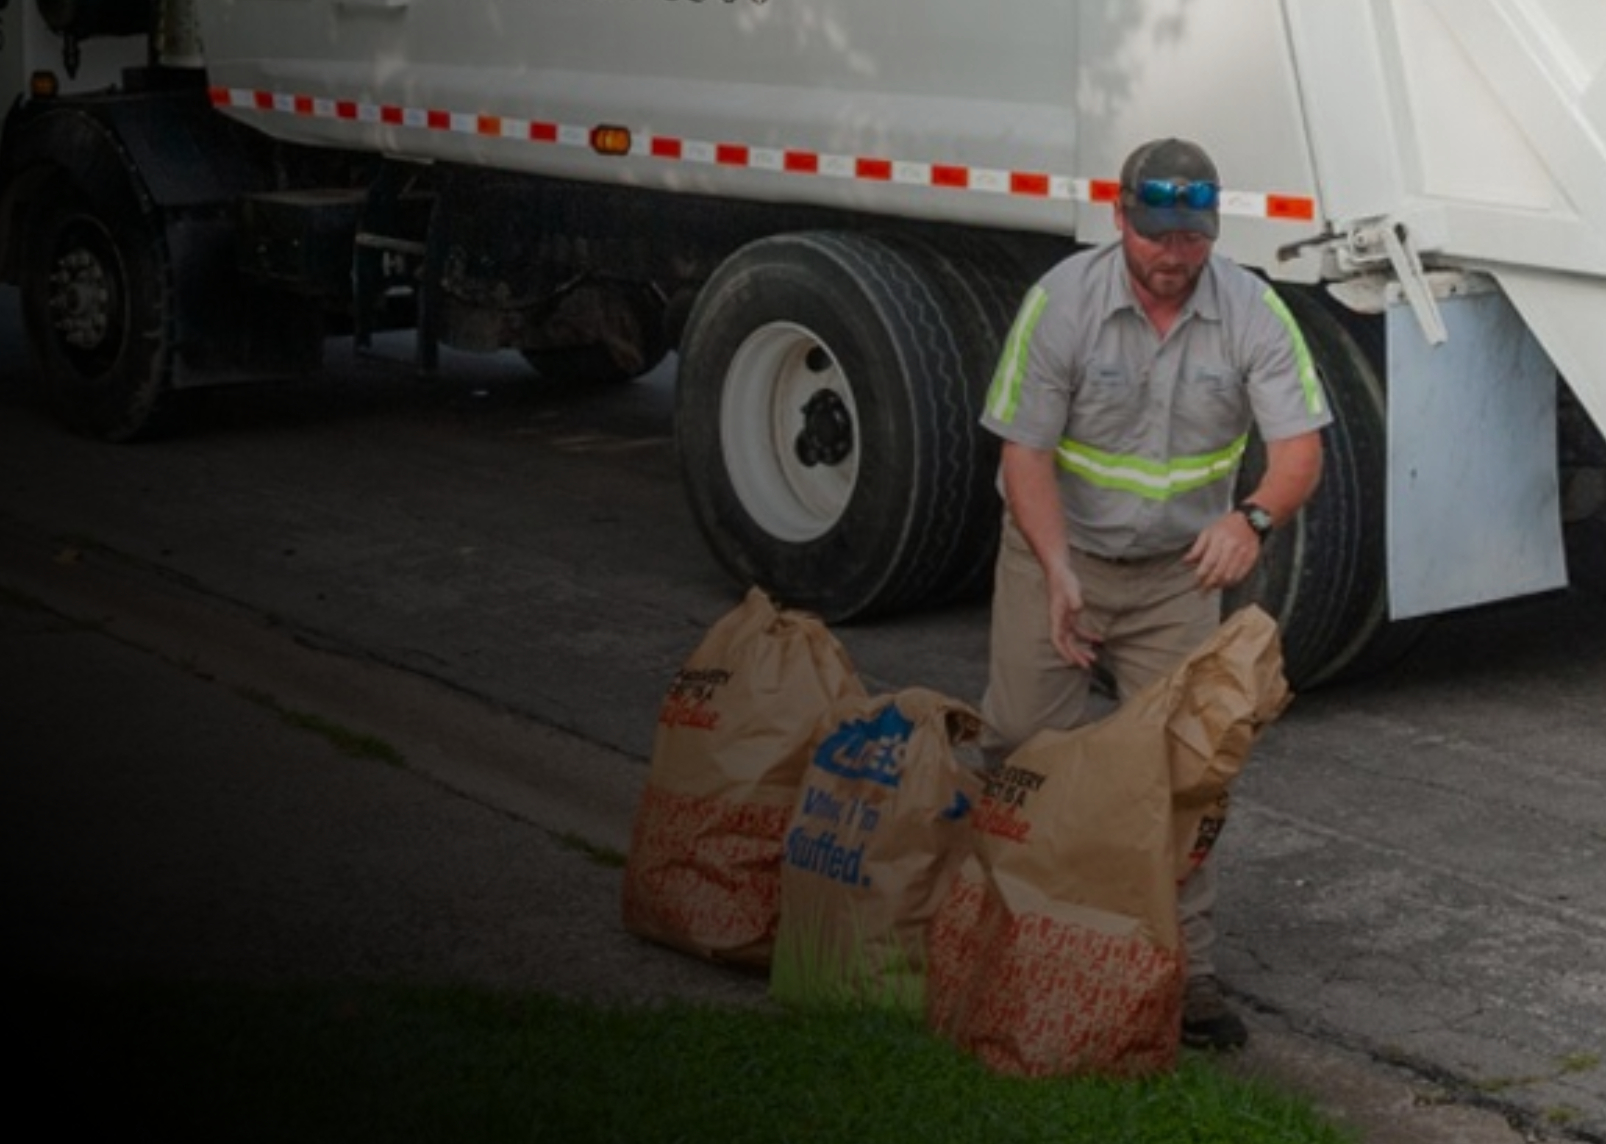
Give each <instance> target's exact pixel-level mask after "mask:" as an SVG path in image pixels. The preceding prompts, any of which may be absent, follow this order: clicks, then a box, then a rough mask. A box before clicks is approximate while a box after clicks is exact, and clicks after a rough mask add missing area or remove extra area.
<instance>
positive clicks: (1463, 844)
mask: <svg viewBox="0 0 1606 1144" xmlns="http://www.w3.org/2000/svg"><path fill="white" fill-rule="evenodd" d="M408 353H409V345H408V342H407V341H406V339H396V340H394V341H388V342H386V343H384V344H383V345H382V346H381V356H380V357H379V358H378V359H372V360H357V359H355V358H354V357H353V356H352V355H351V351H350V347H349V345H344V344H341V343H331V345H330V355H331V358H330V368H329V370H328V372H327V374H326V375H325V376H324V377H322V378H320V379H318V380H317V381H314V382H298V383H294V384H289V385H284V386H278V387H271V388H250V389H246V388H240V389H232V390H226V391H214V392H209V393H206V394H202V395H199V396H200V397H201V400H199V401H198V402H196V407H195V409H194V410H193V411H192V418H191V421H190V424H189V427H188V429H187V431H186V432H185V433H184V434H183V435H181V436H178V437H176V438H174V439H171V440H167V441H163V442H160V443H155V444H149V445H140V446H133V447H113V446H106V445H101V444H97V443H94V442H90V441H85V440H82V439H78V438H75V437H72V436H70V435H67V434H65V433H63V432H62V431H60V430H59V429H58V428H57V427H56V426H55V425H54V424H53V423H52V422H51V421H50V420H49V419H48V418H47V417H46V416H45V415H44V414H43V412H42V411H40V410H39V409H38V408H37V407H36V405H35V404H34V403H33V402H32V401H31V399H30V398H29V396H28V394H27V391H26V387H25V385H24V384H23V382H24V380H25V375H26V365H25V362H24V358H23V355H22V352H21V347H20V335H19V333H18V330H17V326H16V320H15V314H14V295H10V294H6V293H0V526H4V527H7V528H10V529H13V530H16V531H17V532H19V533H24V534H27V535H32V536H45V537H49V538H52V540H53V542H55V543H59V544H60V545H61V546H62V549H63V551H64V552H70V551H93V552H96V553H100V554H107V555H110V556H113V557H115V558H116V559H117V560H120V561H124V562H127V563H129V564H130V566H132V567H137V568H139V569H141V570H142V571H143V572H144V573H147V574H150V575H154V576H159V577H165V578H168V579H170V580H172V581H173V582H175V583H182V584H184V585H186V587H187V588H188V589H190V590H192V591H194V592H198V593H202V594H205V595H207V596H210V597H211V598H214V599H216V600H218V601H220V602H223V603H227V604H228V605H229V606H230V607H232V608H235V609H238V610H243V611H246V612H249V613H252V614H255V615H258V616H262V617H269V618H271V619H273V621H274V622H275V623H277V624H279V625H282V626H283V627H284V628H285V629H286V630H288V631H291V632H293V633H295V635H296V637H297V638H298V639H300V640H302V641H303V642H305V643H309V644H312V645H314V646H318V647H324V648H329V649H334V650H337V651H340V652H342V653H345V654H348V655H352V656H356V657H359V658H362V659H365V660H368V661H372V662H374V663H376V664H378V665H382V666H383V667H385V668H386V669H387V670H398V671H401V672H403V673H405V674H407V675H409V676H412V677H416V678H423V679H425V680H430V681H435V682H437V683H443V684H446V685H448V686H449V687H451V688H452V689H455V690H457V691H459V692H461V693H463V694H465V695H468V696H472V697H474V698H475V699H476V700H477V701H483V702H485V703H488V704H489V705H491V706H492V707H493V708H495V709H498V710H505V711H508V712H513V713H516V714H518V715H520V716H523V717H527V718H529V719H533V720H536V721H538V722H540V723H542V724H545V725H547V726H550V727H552V728H556V729H559V730H562V731H565V732H569V733H572V734H575V735H578V736H580V737H581V738H583V739H585V740H587V741H589V742H591V743H593V744H596V745H598V746H599V747H603V748H608V749H611V750H612V751H615V752H619V753H622V754H623V755H625V756H628V757H631V758H634V759H637V760H642V761H644V760H645V759H646V757H647V755H648V752H649V748H650V743H651V737H652V728H653V718H654V713H655V711H656V709H657V706H658V703H659V700H660V699H661V697H662V695H663V692H664V689H665V687H666V685H667V683H668V681H669V679H670V678H671V677H672V675H673V674H674V671H675V669H676V668H677V667H678V666H679V664H680V663H681V661H682V660H683V659H684V657H685V656H686V655H687V653H688V652H689V651H690V650H691V649H692V648H693V647H694V646H695V644H696V642H697V641H698V640H699V639H700V638H701V635H702V634H703V632H704V631H706V629H707V627H708V626H709V625H710V624H712V623H713V622H714V621H715V620H716V619H717V618H718V617H719V616H720V615H722V614H723V613H724V612H725V611H726V610H727V609H729V608H730V607H731V606H733V605H734V604H735V603H736V601H737V600H738V599H739V595H740V590H741V589H740V587H739V586H738V585H735V584H732V583H730V582H729V581H728V580H727V579H726V578H725V577H724V575H723V574H722V573H721V571H720V570H719V569H718V568H717V567H716V566H715V565H714V563H713V562H712V560H711V558H710V557H709V556H708V555H707V553H706V551H705V550H704V548H703V546H702V544H701V542H700V540H699V538H698V536H697V534H696V530H695V528H694V526H693V525H692V523H691V520H690V516H689V514H688V512H687V510H686V508H685V506H684V504H683V502H682V498H681V496H680V493H679V490H678V485H677V477H676V465H675V458H674V451H673V442H672V437H671V426H670V416H669V415H670V404H671V391H672V384H673V369H672V363H671V364H670V365H668V366H666V367H665V368H664V369H662V370H660V371H659V372H658V373H656V374H654V375H653V376H652V377H651V378H649V379H647V380H645V381H643V382H640V383H637V384H634V385H629V386H619V387H596V386H583V385H564V384H557V383H553V382H548V381H543V380H541V379H537V378H535V377H534V376H533V375H531V374H530V372H529V371H528V370H527V369H526V367H525V366H524V365H523V363H522V362H521V361H520V360H519V359H517V358H516V357H514V356H512V355H503V356H498V357H495V358H485V359H479V358H468V357H460V356H457V355H448V357H447V360H446V367H445V371H444V375H443V376H442V377H440V378H438V379H435V380H422V379H418V378H416V377H414V376H413V374H412V372H411V370H410V368H409V365H408V362H407V355H408ZM1599 532H1600V530H1599V529H1595V528H1593V527H1591V528H1589V529H1585V530H1581V531H1580V532H1579V533H1578V535H1577V536H1576V537H1575V551H1574V561H1575V581H1576V584H1577V586H1575V587H1574V588H1573V589H1572V590H1570V591H1568V592H1565V593H1559V594H1555V595H1551V596H1547V597H1544V598H1541V599H1536V600H1531V601H1526V602H1522V603H1515V604H1508V605H1503V606H1500V607H1497V608H1490V609H1485V610H1481V611H1478V612H1475V613H1467V614H1462V615H1458V616H1455V617H1450V618H1447V619H1445V620H1444V621H1442V622H1440V623H1439V624H1438V625H1436V626H1435V627H1434V628H1433V629H1432V630H1431V631H1430V632H1429V633H1428V635H1427V636H1426V638H1425V639H1424V640H1423V642H1422V643H1421V644H1420V645H1419V646H1418V647H1417V648H1416V649H1415V651H1414V652H1413V653H1412V654H1411V655H1410V656H1409V657H1408V658H1407V659H1406V660H1405V661H1404V662H1403V663H1402V664H1400V665H1399V666H1398V667H1397V668H1395V669H1393V670H1392V671H1390V672H1388V673H1387V674H1385V675H1383V676H1380V677H1377V678H1374V679H1371V680H1368V681H1365V682H1363V683H1360V684H1354V685H1349V686H1345V687H1341V688H1333V689H1328V690H1323V691H1318V692H1315V693H1312V694H1308V695H1303V696H1301V697H1299V699H1298V700H1297V701H1296V703H1295V704H1294V706H1293V707H1292V708H1291V710H1290V711H1289V713H1288V714H1287V715H1286V716H1285V717H1284V718H1283V720H1282V721H1281V722H1280V723H1278V724H1277V725H1276V726H1275V727H1273V728H1272V729H1271V730H1270V731H1269V732H1268V734H1267V735H1266V736H1265V738H1264V739H1263V740H1262V742H1261V744H1260V746H1259V747H1258V749H1257V751H1256V753H1255V755H1254V757H1253V758H1252V759H1251V761H1250V763H1249V765H1248V767H1247V768H1246V770H1245V772H1244V774H1243V776H1242V778H1241V779H1240V780H1239V783H1238V785H1237V787H1236V788H1235V792H1234V793H1235V803H1234V812H1233V813H1234V817H1233V820H1232V821H1231V823H1230V825H1229V827H1228V830H1227V833H1226V836H1225V838H1224V840H1223V842H1222V850H1221V860H1222V863H1223V879H1224V884H1223V898H1222V902H1221V904H1220V907H1219V910H1218V914H1219V917H1218V920H1219V922H1220V924H1221V927H1222V930H1223V943H1224V949H1223V950H1222V952H1221V956H1220V961H1221V964H1222V969H1223V972H1224V976H1225V977H1226V978H1227V980H1228V982H1229V984H1230V985H1231V987H1232V988H1233V990H1234V991H1235V992H1236V993H1237V994H1238V995H1239V996H1240V997H1241V998H1242V999H1243V1000H1244V1001H1245V1003H1246V1004H1248V1005H1250V1006H1252V1007H1255V1008H1258V1009H1260V1010H1262V1011H1264V1012H1268V1013H1274V1014H1277V1015H1279V1017H1280V1018H1281V1019H1283V1020H1286V1021H1287V1023H1288V1024H1289V1025H1290V1026H1291V1027H1293V1028H1295V1029H1298V1030H1300V1031H1303V1032H1307V1033H1310V1034H1313V1035H1315V1036H1316V1037H1318V1038H1320V1039H1322V1040H1324V1041H1326V1042H1328V1043H1331V1044H1334V1045H1338V1046H1342V1047H1345V1048H1347V1049H1354V1050H1359V1051H1362V1052H1365V1053H1367V1054H1370V1055H1372V1056H1374V1057H1377V1058H1380V1059H1384V1060H1388V1061H1391V1062H1395V1063H1398V1064H1404V1065H1406V1066H1409V1067H1410V1068H1412V1069H1415V1070H1417V1071H1418V1072H1419V1073H1420V1074H1421V1075H1423V1076H1424V1077H1429V1078H1432V1079H1433V1080H1435V1081H1437V1082H1438V1083H1440V1084H1442V1085H1443V1086H1444V1087H1445V1089H1446V1090H1447V1091H1452V1092H1454V1093H1455V1094H1457V1096H1458V1097H1459V1098H1460V1099H1463V1100H1469V1101H1474V1102H1477V1103H1481V1104H1484V1105H1487V1106H1491V1107H1497V1108H1501V1109H1505V1110H1509V1111H1510V1112H1511V1113H1513V1114H1514V1115H1516V1116H1518V1117H1520V1118H1522V1119H1523V1120H1524V1122H1525V1123H1527V1124H1530V1125H1535V1126H1543V1127H1544V1128H1545V1130H1546V1131H1550V1132H1565V1133H1568V1134H1571V1135H1574V1136H1577V1137H1579V1138H1583V1139H1590V1140H1606V873H1603V871H1606V746H1603V743H1606V701H1603V700H1606V598H1603V595H1602V589H1601V585H1602V584H1606V574H1603V568H1606V544H1603V543H1602V542H1601V539H1600V535H1599ZM837 634H838V635H839V636H840V638H841V639H842V640H843V642H844V644H845V645H846V646H847V648H848V650H849V652H850V654H851V655H852V656H853V658H854V660H855V662H856V664H857V665H858V667H859V669H860V671H861V673H862V674H863V675H864V677H865V679H866V682H867V684H868V685H869V686H870V687H871V688H872V689H877V690H891V689H895V688H900V687H904V686H911V685H920V686H926V687H932V688H936V689H938V690H941V691H945V692H947V693H948V694H951V695H954V696H957V697H959V698H963V699H967V700H975V699H976V698H978V697H979V695H980V691H981V688H982V684H983V681H984V672H985V648H986V610H985V608H984V607H965V608H958V609H952V610H948V611H944V612H940V613H933V614H924V615H918V616H911V617H905V618H902V619H898V620H895V621H888V622H883V623H876V624H871V625H863V626H854V627H848V628H844V629H841V630H839V631H838V633H837ZM530 782H531V784H538V783H539V779H538V777H536V776H534V775H532V777H531V779H530Z"/></svg>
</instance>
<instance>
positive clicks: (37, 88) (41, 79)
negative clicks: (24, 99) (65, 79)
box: [28, 71, 61, 99]
mask: <svg viewBox="0 0 1606 1144" xmlns="http://www.w3.org/2000/svg"><path fill="white" fill-rule="evenodd" d="M60 93H61V81H60V80H58V79H57V78H56V73H55V72H48V71H36V72H34V73H33V75H31V76H29V77H28V94H30V95H32V96H33V97H34V98H35V99H55V98H56V96H57V95H59V94H60Z"/></svg>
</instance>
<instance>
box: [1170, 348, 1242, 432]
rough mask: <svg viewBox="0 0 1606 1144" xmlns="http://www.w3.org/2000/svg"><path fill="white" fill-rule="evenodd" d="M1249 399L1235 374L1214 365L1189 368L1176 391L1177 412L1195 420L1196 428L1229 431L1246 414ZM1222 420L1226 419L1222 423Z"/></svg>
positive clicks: (1207, 364) (1229, 369)
mask: <svg viewBox="0 0 1606 1144" xmlns="http://www.w3.org/2000/svg"><path fill="white" fill-rule="evenodd" d="M1248 403H1249V395H1248V393H1247V392H1246V391H1245V387H1244V381H1243V378H1242V377H1241V376H1240V375H1239V373H1238V371H1237V370H1234V369H1231V368H1229V367H1228V366H1225V365H1219V364H1216V363H1204V364H1200V365H1195V366H1192V367H1191V368H1189V369H1188V370H1187V371H1186V372H1185V373H1184V374H1183V378H1182V384H1181V385H1179V386H1178V387H1177V411H1178V413H1179V414H1181V415H1182V416H1184V417H1188V418H1192V419H1196V421H1197V422H1198V427H1199V428H1201V429H1206V428H1218V427H1219V428H1232V429H1233V431H1234V432H1236V431H1237V430H1236V428H1235V427H1236V425H1237V424H1238V422H1239V421H1240V420H1241V419H1242V418H1243V416H1244V414H1245V412H1246V411H1247V410H1248V407H1249V405H1248ZM1221 419H1226V423H1225V424H1224V423H1222V420H1221Z"/></svg>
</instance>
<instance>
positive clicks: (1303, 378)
mask: <svg viewBox="0 0 1606 1144" xmlns="http://www.w3.org/2000/svg"><path fill="white" fill-rule="evenodd" d="M1261 297H1262V298H1263V299H1264V300H1265V302H1266V305H1267V306H1269V307H1270V308H1271V312H1272V313H1273V314H1276V315H1277V317H1278V319H1279V320H1280V321H1281V322H1282V324H1283V325H1284V326H1286V327H1287V328H1288V337H1289V339H1290V340H1291V341H1292V342H1293V343H1294V358H1295V360H1296V361H1297V362H1298V364H1299V387H1300V388H1301V389H1303V390H1304V391H1305V409H1306V411H1307V412H1308V413H1310V414H1311V415H1313V416H1317V415H1320V414H1322V413H1325V412H1326V411H1327V402H1326V399H1325V398H1324V397H1323V396H1322V383H1321V382H1320V381H1319V380H1317V377H1316V363H1315V361H1313V360H1312V358H1311V356H1310V347H1309V346H1307V345H1306V344H1305V335H1304V334H1303V333H1301V332H1300V329H1299V323H1298V322H1297V321H1295V320H1294V315H1293V312H1292V311H1290V310H1289V309H1288V304H1287V303H1286V302H1284V301H1283V300H1282V299H1281V298H1279V297H1278V296H1277V291H1275V290H1273V289H1272V288H1271V287H1269V286H1268V287H1266V292H1265V293H1264V294H1262V295H1261Z"/></svg>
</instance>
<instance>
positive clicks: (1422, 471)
mask: <svg viewBox="0 0 1606 1144" xmlns="http://www.w3.org/2000/svg"><path fill="white" fill-rule="evenodd" d="M1440 306H1441V310H1442V313H1443V315H1444V319H1445V325H1446V327H1447V328H1448V330H1449V333H1450V337H1449V339H1448V340H1447V341H1446V342H1445V343H1444V344H1442V345H1439V346H1430V345H1429V344H1428V343H1427V342H1426V341H1425V340H1424V339H1423V338H1422V337H1421V336H1420V334H1419V333H1418V331H1417V329H1416V319H1415V317H1414V316H1413V315H1412V314H1411V313H1410V311H1409V310H1408V309H1406V308H1405V307H1403V306H1396V307H1394V308H1393V309H1392V310H1391V311H1390V313H1389V362H1388V370H1389V434H1388V435H1389V486H1388V522H1389V525H1388V551H1389V561H1388V565H1389V603H1390V609H1391V612H1392V614H1393V616H1394V618H1396V619H1403V618H1406V617H1410V616H1421V615H1428V614H1431V613H1435V612H1443V611H1448V610H1450V609H1452V608H1461V607H1467V606H1470V605H1473V604H1481V603H1486V602H1488V601H1491V600H1503V599H1506V598H1508V597H1511V596H1521V595H1528V594H1531V593H1534V592H1542V591H1546V590H1549V589H1552V588H1559V587H1562V586H1564V585H1565V584H1566V583H1567V570H1566V564H1565V561H1564V558H1563V554H1562V544H1561V509H1560V493H1559V488H1558V481H1557V472H1556V372H1555V367H1554V366H1553V365H1552V364H1551V362H1550V359H1549V358H1548V357H1546V355H1545V352H1544V350H1543V349H1542V348H1541V347H1540V345H1539V342H1538V341H1537V340H1536V339H1535V337H1534V336H1533V334H1532V333H1531V332H1530V331H1529V330H1528V329H1527V327H1526V326H1525V325H1524V324H1523V321H1522V319H1521V317H1520V316H1519V315H1518V314H1517V312H1516V310H1514V309H1513V308H1512V306H1511V304H1510V303H1509V302H1508V301H1507V300H1506V298H1505V297H1504V296H1503V295H1501V294H1500V293H1498V292H1495V291H1490V292H1487V293H1482V294H1476V295H1472V296H1465V297H1451V298H1446V299H1443V300H1441V303H1440Z"/></svg>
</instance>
